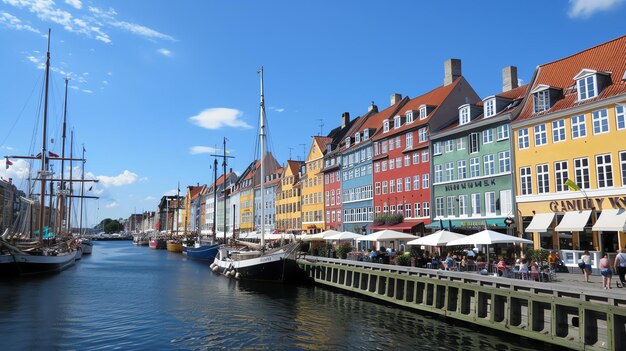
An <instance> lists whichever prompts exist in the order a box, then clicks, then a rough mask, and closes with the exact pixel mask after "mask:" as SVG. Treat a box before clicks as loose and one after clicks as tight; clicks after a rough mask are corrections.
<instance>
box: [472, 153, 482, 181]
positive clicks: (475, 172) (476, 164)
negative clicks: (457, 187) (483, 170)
mask: <svg viewBox="0 0 626 351" xmlns="http://www.w3.org/2000/svg"><path fill="white" fill-rule="evenodd" d="M476 177H480V158H478V157H472V158H470V178H476Z"/></svg>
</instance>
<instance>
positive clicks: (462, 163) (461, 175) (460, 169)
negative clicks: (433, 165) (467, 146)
mask: <svg viewBox="0 0 626 351" xmlns="http://www.w3.org/2000/svg"><path fill="white" fill-rule="evenodd" d="M456 168H457V172H456V173H457V176H458V179H459V180H461V179H466V178H467V161H466V160H459V161H457V162H456Z"/></svg>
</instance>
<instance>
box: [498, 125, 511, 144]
mask: <svg viewBox="0 0 626 351" xmlns="http://www.w3.org/2000/svg"><path fill="white" fill-rule="evenodd" d="M497 130H498V141H500V140H506V139H508V138H509V125H508V124H505V125H501V126H498V129H497Z"/></svg>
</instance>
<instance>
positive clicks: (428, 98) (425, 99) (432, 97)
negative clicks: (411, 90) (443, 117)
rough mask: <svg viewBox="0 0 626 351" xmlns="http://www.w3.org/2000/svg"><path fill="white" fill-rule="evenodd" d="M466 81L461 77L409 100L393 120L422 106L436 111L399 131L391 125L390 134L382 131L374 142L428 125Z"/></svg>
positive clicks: (415, 120)
mask: <svg viewBox="0 0 626 351" xmlns="http://www.w3.org/2000/svg"><path fill="white" fill-rule="evenodd" d="M464 79H465V78H463V77H459V78H457V79H456V80H455V81H454V82H452V84H448V85H442V86H439V87H437V88H435V89H433V90H431V91H429V92H428V93H426V94H423V95H420V96H418V97H415V98H413V99H411V100H409V102H407V103H406V104H405V105H404V106H402V108H401V109H400V111H398V113H396V114H395V115H394V116H391V117H390V118H391V119H393V117H395V116H396V115H401V116H404V115H405V114H406V112H407V111H409V110H414V111H417V110H419V108H420V106H422V105H426V106H435V109H434V110H432V111H431V112H430V114H429V115H428V116H427V117H426V118H425V119H422V120H420V119H419V117H418V118H415V119H414V120H413V123H409V124H404V125H403V126H402V127H400V128H398V129H394V128H393V126H391V125H390V129H389V132H387V133H384V134H383V132H382V129H380V130H379V131H378V132H377V133H376V135H375V137H374V138H373V139H374V140H380V139H383V138H386V137H389V136H391V135H395V134H398V133H402V132H404V131H406V130H407V129H412V128H415V127H417V126H420V125H423V124H426V123H428V121H429V120H430V118H431V117H432V116H433V115H434V114H435V113H436V112H437V110H438V108H439V106H440V105H441V104H442V103H443V101H444V100H445V99H446V98H447V97H448V95H450V93H451V92H452V91H453V90H454V88H455V87H456V86H457V85H458V84H459V82H460V81H461V80H464ZM381 123H382V120H381Z"/></svg>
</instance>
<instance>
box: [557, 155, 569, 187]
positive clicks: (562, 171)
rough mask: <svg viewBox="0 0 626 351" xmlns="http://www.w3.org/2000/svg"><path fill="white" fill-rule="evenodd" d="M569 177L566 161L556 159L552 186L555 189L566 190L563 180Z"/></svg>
mask: <svg viewBox="0 0 626 351" xmlns="http://www.w3.org/2000/svg"><path fill="white" fill-rule="evenodd" d="M567 178H569V175H568V172H567V161H557V162H555V163H554V186H555V188H556V191H567V190H568V189H569V188H568V186H567V185H565V181H566V180H567Z"/></svg>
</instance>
